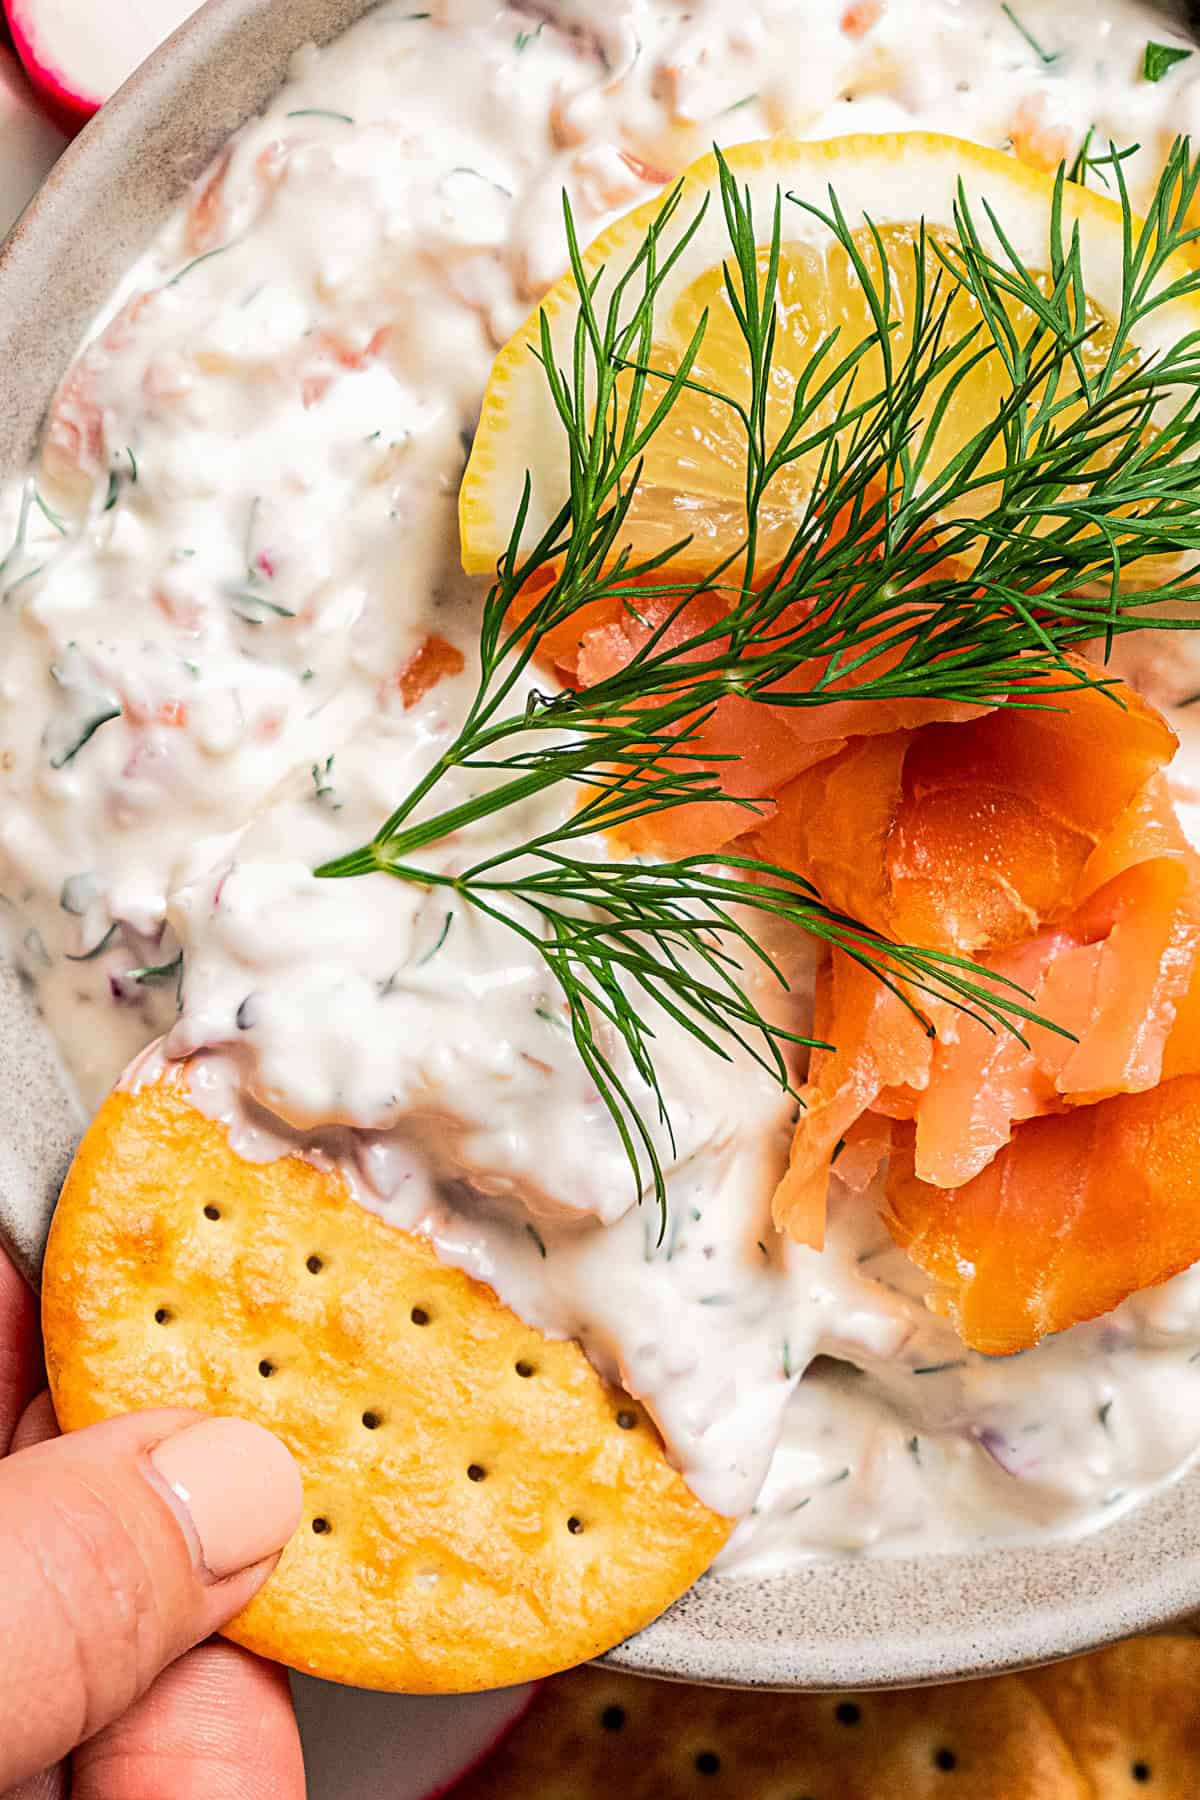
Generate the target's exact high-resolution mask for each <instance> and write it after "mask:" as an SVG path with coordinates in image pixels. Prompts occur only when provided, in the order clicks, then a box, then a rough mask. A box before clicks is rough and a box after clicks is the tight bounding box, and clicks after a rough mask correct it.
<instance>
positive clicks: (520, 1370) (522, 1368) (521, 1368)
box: [513, 1357, 537, 1381]
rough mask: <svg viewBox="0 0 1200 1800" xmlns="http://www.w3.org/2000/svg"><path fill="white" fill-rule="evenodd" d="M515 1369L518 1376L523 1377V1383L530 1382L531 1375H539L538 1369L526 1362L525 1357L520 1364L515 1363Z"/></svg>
mask: <svg viewBox="0 0 1200 1800" xmlns="http://www.w3.org/2000/svg"><path fill="white" fill-rule="evenodd" d="M513 1368H514V1369H515V1370H516V1371H517V1374H518V1375H519V1376H520V1377H521V1380H522V1381H528V1380H529V1378H530V1376H531V1375H536V1374H537V1369H536V1368H535V1367H534V1365H533V1363H531V1362H526V1361H525V1358H524V1357H522V1358H521V1360H520V1362H515V1363H514V1364H513Z"/></svg>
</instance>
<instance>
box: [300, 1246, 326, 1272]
mask: <svg viewBox="0 0 1200 1800" xmlns="http://www.w3.org/2000/svg"><path fill="white" fill-rule="evenodd" d="M304 1266H305V1268H306V1269H307V1270H308V1272H309V1274H310V1275H319V1274H320V1273H321V1270H322V1269H323V1268H324V1267H325V1258H324V1257H323V1256H318V1255H317V1252H316V1251H315V1250H314V1251H313V1253H312V1255H311V1256H306V1257H305V1259H304Z"/></svg>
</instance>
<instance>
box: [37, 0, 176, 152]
mask: <svg viewBox="0 0 1200 1800" xmlns="http://www.w3.org/2000/svg"><path fill="white" fill-rule="evenodd" d="M196 10H197V0H120V5H119V6H113V7H109V6H100V5H97V3H96V0H4V12H5V16H6V17H7V19H8V27H9V30H10V31H11V33H12V39H13V43H14V45H15V46H16V51H17V55H18V56H19V57H20V59H21V61H22V62H23V63H24V65H25V72H26V74H27V75H28V76H29V79H30V82H31V83H32V85H33V89H34V92H35V94H36V95H37V98H38V104H39V106H40V107H41V109H42V111H43V113H45V115H46V117H47V118H49V119H52V120H53V121H54V123H55V124H56V125H57V126H58V127H59V128H60V130H62V131H65V132H66V133H67V135H68V136H69V137H74V136H75V134H76V133H77V132H79V131H82V130H83V127H84V126H85V125H86V124H87V122H88V120H89V119H90V118H91V117H92V115H93V113H96V112H98V111H99V110H100V107H101V106H102V105H103V104H104V102H105V101H106V100H107V99H108V98H109V96H110V95H111V94H114V93H115V92H116V90H117V89H118V88H119V87H120V86H121V84H122V83H123V82H124V81H126V80H128V78H129V76H130V75H132V74H133V72H134V70H135V69H136V68H137V67H138V65H139V63H141V62H144V61H145V59H146V57H147V56H149V54H150V52H151V51H152V50H155V49H157V48H158V46H159V44H161V43H162V42H163V40H164V39H165V38H168V37H169V36H170V35H171V33H172V32H173V31H174V30H176V29H177V27H178V26H180V25H182V24H183V22H184V20H185V19H186V18H188V17H189V16H190V15H191V14H192V13H193V12H195V11H196Z"/></svg>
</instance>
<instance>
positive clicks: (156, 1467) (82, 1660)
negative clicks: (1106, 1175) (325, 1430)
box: [0, 1410, 302, 1793]
mask: <svg viewBox="0 0 1200 1800" xmlns="http://www.w3.org/2000/svg"><path fill="white" fill-rule="evenodd" d="M301 1498H302V1496H301V1486H300V1476H299V1472H298V1470H297V1468H296V1465H295V1463H294V1462H293V1461H292V1458H291V1457H290V1455H289V1454H288V1452H287V1451H286V1450H285V1449H284V1447H283V1445H282V1444H281V1443H280V1442H279V1440H278V1439H277V1438H274V1437H272V1436H271V1434H270V1433H269V1432H267V1431H264V1430H263V1429H262V1427H261V1426H258V1425H252V1424H250V1423H249V1422H248V1421H246V1420H244V1419H206V1418H203V1417H201V1416H199V1415H197V1414H196V1413H188V1412H180V1411H178V1410H171V1411H161V1412H148V1413H136V1414H133V1415H132V1416H130V1417H128V1418H124V1419H110V1420H108V1421H106V1422H105V1423H104V1424H102V1425H93V1426H90V1427H89V1428H88V1429H87V1430H84V1431H77V1432H73V1433H71V1434H70V1435H69V1436H67V1437H62V1438H55V1439H54V1440H53V1441H51V1442H48V1443H40V1444H36V1445H34V1446H33V1447H31V1448H29V1449H24V1450H20V1451H18V1452H17V1453H16V1455H14V1456H10V1457H8V1458H7V1459H6V1460H5V1461H3V1462H0V1694H3V1696H4V1715H5V1723H4V1731H3V1734H2V1735H0V1793H3V1792H4V1790H5V1789H6V1788H8V1787H9V1786H11V1785H12V1784H13V1783H15V1782H17V1781H20V1780H21V1779H22V1778H23V1777H24V1776H26V1775H29V1774H32V1773H33V1772H34V1771H35V1770H37V1769H41V1768H44V1767H45V1766H46V1765H47V1764H48V1763H51V1762H54V1761H55V1760H56V1759H57V1758H58V1757H60V1756H63V1755H65V1754H66V1753H67V1751H69V1750H70V1749H72V1748H73V1747H74V1745H76V1744H77V1743H80V1742H81V1741H82V1740H83V1739H85V1738H88V1737H90V1736H91V1735H92V1733H93V1732H95V1731H98V1730H100V1728H101V1727H102V1726H104V1725H107V1724H109V1723H110V1722H111V1721H112V1720H113V1719H116V1718H119V1717H120V1715H121V1714H122V1713H123V1712H125V1711H126V1709H127V1708H128V1707H129V1706H130V1705H132V1703H133V1702H134V1701H135V1700H136V1699H137V1698H138V1696H139V1695H140V1694H142V1693H144V1692H145V1690H146V1689H147V1688H148V1687H149V1686H150V1683H151V1682H152V1681H153V1680H154V1678H155V1676H156V1675H157V1674H158V1673H159V1671H160V1670H161V1669H162V1668H163V1667H164V1665H165V1664H167V1663H170V1662H173V1661H174V1659H175V1658H176V1657H177V1656H180V1655H181V1654H182V1653H183V1652H184V1651H185V1650H188V1649H190V1648H191V1646H192V1645H193V1644H195V1643H198V1642H199V1641H200V1639H201V1638H205V1637H208V1636H209V1634H210V1633H211V1632H213V1631H215V1630H217V1629H218V1628H219V1627H220V1626H221V1625H223V1624H224V1623H225V1622H226V1620H227V1619H230V1618H232V1616H233V1614H234V1613H236V1612H238V1611H240V1609H241V1608H242V1607H243V1606H245V1604H246V1602H247V1601H248V1600H249V1599H250V1598H251V1596H252V1595H253V1594H254V1593H255V1592H256V1591H257V1589H258V1588H259V1587H260V1586H261V1585H262V1583H263V1582H264V1581H265V1580H266V1578H267V1576H268V1575H269V1574H270V1572H271V1569H272V1568H273V1567H274V1562H275V1557H276V1555H277V1553H278V1552H279V1550H280V1549H281V1548H282V1547H283V1545H284V1544H285V1543H286V1542H287V1540H288V1538H289V1537H290V1536H291V1534H292V1532H293V1531H294V1530H295V1528H296V1525H297V1524H298V1522H299V1519H300V1509H301Z"/></svg>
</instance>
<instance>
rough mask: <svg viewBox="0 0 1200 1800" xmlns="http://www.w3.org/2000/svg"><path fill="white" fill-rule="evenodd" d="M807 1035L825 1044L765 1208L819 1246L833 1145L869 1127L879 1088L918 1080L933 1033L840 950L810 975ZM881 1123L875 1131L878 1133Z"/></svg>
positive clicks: (925, 1069) (924, 1075) (800, 1238)
mask: <svg viewBox="0 0 1200 1800" xmlns="http://www.w3.org/2000/svg"><path fill="white" fill-rule="evenodd" d="M945 1011H947V1012H948V1011H949V1008H946V1009H945ZM813 1036H814V1037H816V1038H819V1039H822V1040H824V1041H826V1042H828V1043H829V1044H831V1045H832V1048H831V1049H828V1050H814V1052H813V1055H812V1060H811V1062H810V1065H809V1072H808V1081H807V1082H806V1084H805V1086H804V1087H803V1088H802V1089H801V1093H800V1100H801V1107H800V1114H799V1117H798V1118H797V1120H796V1128H795V1131H794V1133H793V1136H792V1145H791V1150H790V1153H789V1159H788V1168H787V1172H786V1174H785V1175H784V1177H783V1179H782V1181H781V1182H780V1183H779V1186H778V1187H777V1188H776V1190H775V1196H774V1200H773V1202H772V1216H773V1219H774V1222H775V1226H776V1228H777V1229H778V1230H779V1231H783V1232H786V1233H787V1234H788V1235H789V1236H790V1237H792V1238H794V1239H795V1240H796V1241H797V1242H798V1243H802V1244H808V1245H809V1246H810V1247H811V1248H812V1249H814V1250H820V1249H823V1248H824V1244H825V1203H826V1197H827V1193H828V1187H829V1172H830V1169H831V1167H832V1165H833V1163H834V1161H835V1160H836V1157H837V1154H838V1151H839V1149H840V1147H841V1146H842V1144H843V1142H844V1141H845V1140H846V1139H847V1138H848V1137H850V1136H852V1135H853V1136H855V1137H857V1138H859V1139H861V1138H862V1137H863V1136H865V1135H870V1134H869V1133H864V1132H863V1129H862V1121H863V1119H864V1116H865V1114H866V1113H867V1111H868V1109H869V1108H870V1107H871V1106H872V1103H873V1102H874V1101H875V1100H876V1099H877V1098H878V1096H879V1095H880V1093H881V1092H883V1091H884V1090H885V1089H888V1088H892V1087H900V1086H905V1087H914V1088H919V1087H921V1086H923V1084H924V1083H925V1082H926V1081H927V1080H928V1074H929V1062H930V1052H931V1049H932V1043H933V1040H932V1038H931V1036H930V1030H929V1026H928V1025H927V1024H926V1023H924V1022H923V1021H922V1019H921V1018H920V1017H918V1016H917V1014H916V1013H914V1012H913V1010H912V1009H911V1008H910V1007H908V1006H906V1005H905V1003H904V1001H903V1000H902V999H901V998H900V996H899V995H898V994H896V993H894V992H893V991H892V990H891V989H890V988H888V987H885V986H884V984H883V983H882V982H881V981H880V980H879V978H878V976H877V975H875V974H874V973H873V972H872V971H871V970H869V969H864V968H863V967H862V965H861V964H860V963H857V962H855V961H854V960H853V958H852V957H850V956H847V955H846V954H845V952H844V951H840V950H835V951H834V953H833V956H832V958H831V960H830V961H829V963H827V964H826V965H825V967H824V968H823V969H822V970H821V971H820V973H819V975H818V977H817V990H816V1005H815V1008H814V1012H813ZM887 1130H888V1128H887V1127H883V1128H881V1131H880V1132H879V1133H878V1134H877V1135H878V1136H879V1137H880V1138H881V1139H885V1138H886V1135H887Z"/></svg>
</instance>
